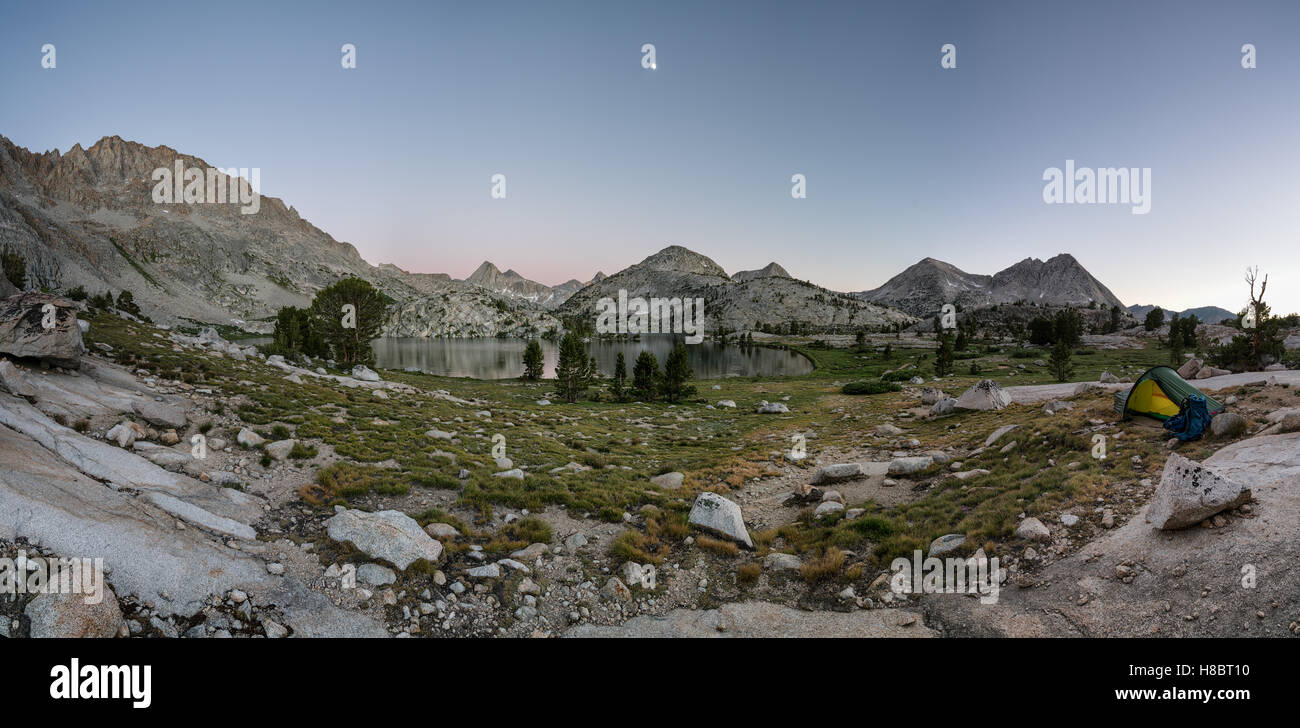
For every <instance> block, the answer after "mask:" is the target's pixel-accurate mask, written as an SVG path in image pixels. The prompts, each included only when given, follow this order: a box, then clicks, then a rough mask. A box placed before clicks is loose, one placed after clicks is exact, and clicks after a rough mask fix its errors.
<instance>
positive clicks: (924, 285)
mask: <svg viewBox="0 0 1300 728" xmlns="http://www.w3.org/2000/svg"><path fill="white" fill-rule="evenodd" d="M856 295H857V296H859V297H860V298H862V299H863V300H866V301H871V302H873V303H879V304H883V305H887V306H895V307H897V308H900V309H902V310H904V311H907V312H908V313H911V314H913V315H916V316H921V317H928V316H934V315H936V314H937V313H938V312H939V309H940V307H942V306H943V304H945V303H953V304H957V305H960V306H962V307H963V308H967V309H975V308H983V307H987V306H992V305H996V304H1003V303H1014V302H1016V301H1021V300H1023V301H1027V302H1031V303H1037V304H1039V305H1053V306H1086V305H1088V304H1089V303H1092V302H1096V303H1097V304H1099V305H1100V304H1105V305H1107V306H1123V304H1121V303H1120V301H1119V299H1118V298H1116V297H1115V294H1113V293H1111V292H1110V290H1109V289H1108V288H1106V286H1104V285H1102V283H1101V282H1100V281H1098V280H1097V279H1096V278H1094V277H1093V276H1092V274H1090V273H1089V272H1088V271H1087V270H1086V269H1084V267H1083V266H1082V265H1080V264H1079V261H1077V260H1075V259H1074V256H1072V255H1070V254H1069V253H1062V254H1060V255H1057V256H1055V257H1052V258H1049V259H1048V260H1046V261H1041V260H1038V259H1037V258H1026V259H1024V260H1022V261H1020V262H1019V263H1016V264H1015V265H1013V266H1011V267H1009V268H1007V269H1005V270H1001V271H998V272H997V273H995V274H993V275H981V274H975V273H967V272H965V271H963V270H961V269H960V268H957V267H956V266H954V265H952V264H950V263H945V262H943V261H941V260H935V259H934V258H925V259H924V260H922V261H920V262H919V263H916V264H915V265H912V266H911V267H909V268H907V269H906V270H904V271H903V272H902V273H899V274H898V275H896V276H894V277H893V278H890V279H889V280H888V281H886V282H885V284H884V285H882V286H881V287H879V288H876V289H873V290H870V291H863V292H861V293H858V294H856Z"/></svg>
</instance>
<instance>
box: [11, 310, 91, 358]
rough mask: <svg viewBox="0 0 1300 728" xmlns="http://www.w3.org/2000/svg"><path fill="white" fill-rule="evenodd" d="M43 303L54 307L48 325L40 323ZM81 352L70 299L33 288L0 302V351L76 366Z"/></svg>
mask: <svg viewBox="0 0 1300 728" xmlns="http://www.w3.org/2000/svg"><path fill="white" fill-rule="evenodd" d="M46 304H49V305H51V306H53V307H54V309H53V312H52V318H51V319H49V322H50V323H51V324H52V325H51V326H50V327H49V328H46V327H45V325H44V323H45V321H46V320H47V319H46V314H45V306H46ZM85 351H86V347H85V345H84V344H83V343H82V342H81V327H80V326H78V325H77V309H76V304H74V303H73V302H72V301H70V300H68V299H66V298H62V297H60V296H55V295H51V294H48V293H37V292H34V291H33V292H28V293H22V294H19V295H17V296H11V297H9V298H7V299H5V300H4V301H3V302H2V303H0V353H4V354H9V355H10V356H15V357H29V358H32V359H40V360H41V361H45V362H48V363H50V364H51V365H54V366H60V367H64V368H67V369H76V368H77V367H78V365H80V363H81V355H82V354H83V353H84V352H85Z"/></svg>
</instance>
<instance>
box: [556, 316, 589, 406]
mask: <svg viewBox="0 0 1300 728" xmlns="http://www.w3.org/2000/svg"><path fill="white" fill-rule="evenodd" d="M591 361H594V360H591ZM591 361H588V359H587V348H586V347H585V346H583V345H582V339H581V338H580V337H579V336H578V334H577V333H576V332H574V331H569V332H568V333H566V334H565V335H564V338H563V339H561V340H560V360H559V363H557V364H556V365H555V379H556V385H557V387H558V389H559V390H560V396H561V397H563V398H564V401H566V402H577V401H578V398H579V397H581V396H582V393H583V392H585V391H586V390H587V386H588V385H589V384H591V379H592V370H591Z"/></svg>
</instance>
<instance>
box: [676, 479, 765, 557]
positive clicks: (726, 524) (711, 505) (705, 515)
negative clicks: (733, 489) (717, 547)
mask: <svg viewBox="0 0 1300 728" xmlns="http://www.w3.org/2000/svg"><path fill="white" fill-rule="evenodd" d="M687 521H688V522H689V523H690V524H691V525H692V526H695V527H697V528H701V529H703V530H705V531H709V532H710V533H714V534H717V535H719V536H724V537H726V538H729V539H731V540H732V541H735V542H737V543H740V544H744V545H745V546H746V547H747V548H751V549H752V548H754V542H753V541H751V540H750V538H749V530H748V529H746V528H745V519H744V517H743V516H742V515H741V513H740V506H738V505H736V504H735V503H733V502H732V501H729V500H727V499H726V498H723V497H722V496H720V495H718V494H717V493H710V492H708V491H705V492H703V493H700V494H699V495H698V496H696V497H695V505H693V506H691V514H690V515H689V516H688V517H687Z"/></svg>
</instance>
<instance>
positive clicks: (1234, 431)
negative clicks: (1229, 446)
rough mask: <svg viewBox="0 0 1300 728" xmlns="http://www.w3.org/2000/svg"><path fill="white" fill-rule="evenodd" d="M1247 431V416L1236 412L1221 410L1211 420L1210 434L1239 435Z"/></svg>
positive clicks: (1216, 435)
mask: <svg viewBox="0 0 1300 728" xmlns="http://www.w3.org/2000/svg"><path fill="white" fill-rule="evenodd" d="M1245 432H1246V418H1245V417H1242V416H1241V415H1239V414H1237V413H1236V412H1221V413H1219V414H1217V415H1215V416H1214V417H1213V418H1212V419H1211V420H1210V434H1211V435H1213V436H1214V437H1216V438H1227V437H1237V436H1238V435H1241V434H1244V433H1245Z"/></svg>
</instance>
